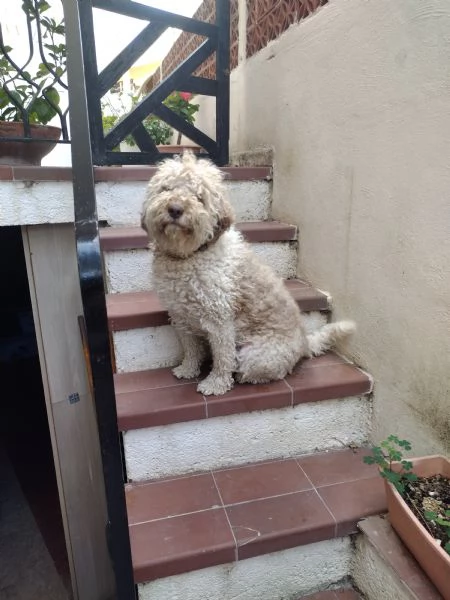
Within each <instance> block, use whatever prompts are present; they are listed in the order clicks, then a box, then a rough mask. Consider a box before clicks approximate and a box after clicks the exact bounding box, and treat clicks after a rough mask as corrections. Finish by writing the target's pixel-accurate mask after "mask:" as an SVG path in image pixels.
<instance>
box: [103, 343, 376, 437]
mask: <svg viewBox="0 0 450 600" xmlns="http://www.w3.org/2000/svg"><path fill="white" fill-rule="evenodd" d="M114 381H115V390H116V406H117V417H118V423H119V429H120V430H121V431H129V430H131V429H142V428H145V427H156V426H161V425H169V424H171V423H180V422H186V421H197V420H201V419H207V418H214V417H223V416H227V415H232V414H239V413H247V412H252V411H256V410H258V411H259V410H269V409H279V408H286V407H290V406H296V405H298V404H301V403H305V402H318V401H322V400H332V399H339V398H346V397H349V396H362V395H365V394H367V393H369V392H370V391H371V388H372V381H371V378H370V376H369V375H367V374H366V373H364V372H363V371H361V370H360V369H358V368H357V367H355V366H354V365H352V364H350V363H348V362H346V361H345V360H344V359H343V358H342V357H340V356H337V355H336V354H334V353H332V352H330V353H327V354H325V355H323V356H320V357H317V358H311V359H307V360H304V361H303V362H301V363H299V365H298V366H297V367H296V368H295V369H294V371H293V373H292V375H289V376H288V377H286V379H284V380H282V381H274V382H272V383H268V384H258V385H252V384H236V385H235V387H234V388H233V389H232V390H231V391H229V392H227V393H226V394H224V395H222V396H203V395H202V394H199V393H198V392H197V391H196V388H197V383H196V381H195V380H194V381H192V380H190V381H188V380H179V379H176V378H175V377H174V375H172V371H171V369H154V370H148V371H138V372H131V373H117V374H115V375H114Z"/></svg>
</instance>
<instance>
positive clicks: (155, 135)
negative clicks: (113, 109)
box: [102, 115, 172, 147]
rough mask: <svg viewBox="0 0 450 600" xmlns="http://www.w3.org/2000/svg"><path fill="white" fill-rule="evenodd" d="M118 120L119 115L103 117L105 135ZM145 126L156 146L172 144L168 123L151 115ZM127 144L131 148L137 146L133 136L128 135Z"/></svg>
mask: <svg viewBox="0 0 450 600" xmlns="http://www.w3.org/2000/svg"><path fill="white" fill-rule="evenodd" d="M118 120H119V117H118V116H117V115H102V122H103V131H104V133H108V131H109V130H110V129H112V128H113V127H114V125H115V124H116V123H117V121H118ZM143 125H144V127H145V129H146V131H147V132H148V134H149V135H150V137H151V138H152V139H153V141H154V142H155V144H168V143H169V142H170V139H171V137H172V128H171V127H170V126H169V125H167V123H164V121H161V119H158V117H155V116H154V115H150V116H149V117H147V118H146V119H145V120H144V121H143ZM125 142H126V143H127V144H128V145H129V146H132V147H133V146H136V142H135V141H134V138H133V136H132V135H128V136H127V137H126V138H125Z"/></svg>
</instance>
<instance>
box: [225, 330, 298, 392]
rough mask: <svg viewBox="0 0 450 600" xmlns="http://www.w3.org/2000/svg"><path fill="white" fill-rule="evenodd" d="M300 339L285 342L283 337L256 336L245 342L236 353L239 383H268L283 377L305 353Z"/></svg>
mask: <svg viewBox="0 0 450 600" xmlns="http://www.w3.org/2000/svg"><path fill="white" fill-rule="evenodd" d="M306 353H307V352H306V345H305V344H304V343H302V341H301V340H298V341H291V342H290V343H286V339H285V338H281V339H277V338H276V337H275V336H273V337H271V338H270V339H265V338H257V339H254V340H252V341H251V342H248V343H247V344H245V345H244V346H243V347H242V348H241V349H240V350H239V351H238V353H237V362H238V367H237V374H236V379H237V381H238V382H239V383H268V382H269V381H277V380H279V379H283V378H284V377H286V375H288V374H289V373H291V372H292V370H293V368H294V367H295V365H296V364H297V362H298V361H299V360H300V358H302V356H305V355H306Z"/></svg>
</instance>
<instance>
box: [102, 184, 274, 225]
mask: <svg viewBox="0 0 450 600" xmlns="http://www.w3.org/2000/svg"><path fill="white" fill-rule="evenodd" d="M146 187H147V182H145V181H136V182H125V183H116V182H113V183H109V182H102V183H98V184H97V185H96V186H95V189H96V192H97V206H98V213H99V219H101V220H106V221H108V223H109V224H110V225H137V224H138V223H139V222H140V215H141V208H142V203H143V202H144V198H145V190H146ZM226 188H227V193H228V199H229V200H230V202H231V204H232V205H233V207H234V210H235V213H236V219H237V221H266V220H267V219H268V218H269V214H270V204H271V193H272V192H271V184H270V182H268V181H230V182H227V183H226Z"/></svg>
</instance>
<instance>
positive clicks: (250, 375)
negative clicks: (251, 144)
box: [141, 153, 354, 395]
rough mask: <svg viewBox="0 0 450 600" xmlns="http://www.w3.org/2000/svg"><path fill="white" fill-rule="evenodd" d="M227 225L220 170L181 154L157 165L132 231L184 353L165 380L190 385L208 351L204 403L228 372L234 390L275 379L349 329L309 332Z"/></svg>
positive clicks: (348, 325)
mask: <svg viewBox="0 0 450 600" xmlns="http://www.w3.org/2000/svg"><path fill="white" fill-rule="evenodd" d="M233 221H234V215H233V210H232V207H231V206H230V204H229V202H228V201H227V200H226V197H225V190H224V185H223V177H222V172H221V171H220V170H219V169H218V168H217V167H216V166H215V165H213V164H212V163H210V162H209V161H207V160H197V159H196V158H195V157H194V156H193V155H192V154H190V153H185V154H184V155H183V157H182V158H175V159H169V160H166V161H164V162H163V163H162V164H161V165H160V166H159V168H158V169H157V172H156V174H155V175H154V177H153V178H152V179H151V180H150V183H149V185H148V190H147V197H146V200H145V202H144V205H143V209H142V218H141V223H142V227H143V228H144V229H145V230H146V231H147V232H148V236H149V239H150V241H151V242H152V243H153V247H154V251H155V254H154V262H153V277H154V285H155V289H156V292H157V294H158V296H159V297H160V299H161V300H162V302H163V303H164V304H165V305H166V307H167V309H168V311H169V315H170V318H171V322H172V324H173V325H174V327H175V328H176V331H177V333H178V335H179V338H180V342H181V345H182V348H183V352H184V358H183V361H182V363H181V364H180V365H179V366H178V367H176V368H175V369H174V370H173V372H174V374H175V376H176V377H178V378H186V379H191V378H194V377H197V376H198V375H199V373H200V367H201V364H202V362H203V360H204V358H205V355H206V351H207V344H209V347H210V350H211V353H212V359H213V367H212V370H211V372H210V374H209V375H208V376H207V377H206V378H205V379H204V380H203V381H201V382H200V383H199V385H198V388H197V389H198V391H199V392H201V393H202V394H205V395H210V394H223V393H225V392H226V391H227V390H229V389H231V388H232V386H233V374H234V375H235V377H236V379H237V381H239V382H241V383H244V382H250V383H263V382H268V381H272V380H277V379H282V378H283V377H285V376H286V375H287V374H288V373H291V372H292V370H293V368H294V366H295V365H296V363H297V362H298V361H299V360H300V359H301V358H302V357H309V356H311V355H318V354H321V353H323V352H325V351H326V350H328V349H329V348H330V347H331V346H332V345H334V344H335V342H336V341H337V340H338V339H340V338H342V337H345V336H347V335H349V334H350V333H351V332H353V330H354V324H353V323H352V322H351V321H341V322H339V323H331V324H324V321H323V320H321V319H320V318H319V319H314V318H313V319H312V322H314V321H315V322H316V324H315V325H316V326H315V330H314V331H309V332H308V325H307V319H306V316H305V315H303V314H302V313H301V312H300V310H299V308H298V306H297V304H296V302H295V301H294V300H293V298H292V297H291V295H290V294H289V292H288V291H287V289H286V287H285V285H284V283H283V281H282V280H281V279H280V278H279V277H278V276H276V275H275V274H274V273H273V271H272V270H271V269H270V268H269V267H268V266H266V265H264V264H262V263H261V262H260V261H259V259H258V258H257V257H256V256H255V254H253V252H252V250H251V247H250V245H249V244H247V243H246V242H245V241H244V239H243V237H242V235H241V233H240V232H239V231H237V230H236V229H235V228H234V227H233ZM206 342H207V344H206Z"/></svg>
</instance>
